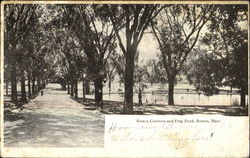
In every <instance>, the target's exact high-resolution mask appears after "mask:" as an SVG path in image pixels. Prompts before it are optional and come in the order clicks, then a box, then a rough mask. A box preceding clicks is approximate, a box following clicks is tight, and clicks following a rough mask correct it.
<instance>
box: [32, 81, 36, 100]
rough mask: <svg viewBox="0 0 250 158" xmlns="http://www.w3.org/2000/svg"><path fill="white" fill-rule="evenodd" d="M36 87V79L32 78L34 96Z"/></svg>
mask: <svg viewBox="0 0 250 158" xmlns="http://www.w3.org/2000/svg"><path fill="white" fill-rule="evenodd" d="M35 89H36V79H35V78H33V79H32V96H35V93H36V92H35Z"/></svg>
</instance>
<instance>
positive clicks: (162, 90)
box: [1, 3, 249, 148]
mask: <svg viewBox="0 0 250 158" xmlns="http://www.w3.org/2000/svg"><path fill="white" fill-rule="evenodd" d="M2 7H3V8H2V9H3V15H2V19H3V23H2V24H1V25H3V27H2V28H3V30H2V31H3V39H4V41H2V42H3V49H2V50H3V51H4V52H1V53H3V57H4V58H3V59H1V61H2V62H3V63H2V65H3V71H1V73H3V76H4V77H3V79H4V80H2V81H1V87H3V92H2V93H3V94H1V95H2V96H3V99H4V100H3V102H4V105H3V119H4V124H3V128H4V129H3V139H2V141H3V145H4V147H102V148H103V147H104V126H105V115H114V114H115V115H185V116H186V115H221V116H230V117H235V116H248V105H249V100H248V34H249V32H248V27H249V23H248V15H249V13H248V4H205V3H204V4H189V3H186V4H164V3H163V4H162V3H150V4H143V3H141V4H132V3H130V4H114V3H104V4H100V3H99V4H98V3H86V4H84V3H68V4H67V3H65V4H64V3H60V4H53V3H16V4H15V3H6V4H3V5H2ZM211 137H212V135H211Z"/></svg>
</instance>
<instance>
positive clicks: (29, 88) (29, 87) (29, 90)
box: [28, 73, 31, 99]
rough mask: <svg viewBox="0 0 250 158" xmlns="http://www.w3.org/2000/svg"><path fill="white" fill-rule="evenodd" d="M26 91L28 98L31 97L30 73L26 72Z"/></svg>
mask: <svg viewBox="0 0 250 158" xmlns="http://www.w3.org/2000/svg"><path fill="white" fill-rule="evenodd" d="M28 93H29V99H31V85H30V73H28Z"/></svg>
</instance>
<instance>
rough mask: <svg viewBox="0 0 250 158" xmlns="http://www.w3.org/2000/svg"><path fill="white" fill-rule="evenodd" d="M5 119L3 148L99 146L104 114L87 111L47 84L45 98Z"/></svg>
mask: <svg viewBox="0 0 250 158" xmlns="http://www.w3.org/2000/svg"><path fill="white" fill-rule="evenodd" d="M13 118H14V120H13V119H9V120H8V119H5V123H4V126H5V127H4V143H5V144H4V145H5V146H8V147H101V146H103V139H104V138H103V137H104V115H102V114H101V113H100V112H99V111H97V110H86V109H84V106H83V105H81V104H80V103H78V102H76V101H74V100H72V99H71V98H70V97H69V95H67V94H66V92H65V91H62V90H60V85H58V84H48V85H47V88H46V89H45V90H44V95H43V96H41V95H39V96H38V97H36V98H35V99H34V100H32V101H31V102H29V103H28V104H25V105H24V108H23V110H21V111H16V112H14V113H13Z"/></svg>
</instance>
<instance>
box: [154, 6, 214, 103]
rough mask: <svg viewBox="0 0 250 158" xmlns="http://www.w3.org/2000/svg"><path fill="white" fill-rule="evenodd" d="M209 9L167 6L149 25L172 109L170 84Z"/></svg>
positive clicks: (184, 59)
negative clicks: (156, 45)
mask: <svg viewBox="0 0 250 158" xmlns="http://www.w3.org/2000/svg"><path fill="white" fill-rule="evenodd" d="M212 7H213V6H211V5H171V6H169V7H167V8H165V9H164V10H163V12H162V13H161V14H159V15H160V16H159V19H158V21H161V22H158V23H157V22H152V23H151V25H152V30H153V33H154V36H155V37H156V39H157V41H158V44H159V49H160V51H161V59H162V60H161V62H162V64H163V66H164V68H165V70H166V74H167V79H168V104H169V105H174V84H175V81H176V76H177V75H178V74H179V72H180V71H181V69H182V67H183V64H184V62H185V61H186V58H187V56H188V55H189V53H190V52H191V50H192V49H193V48H194V46H195V44H196V42H197V41H198V38H199V36H200V32H201V30H202V28H203V26H204V25H205V24H206V23H207V22H208V20H209V18H210V17H211V15H212V13H213V11H212V9H211V8H212Z"/></svg>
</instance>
